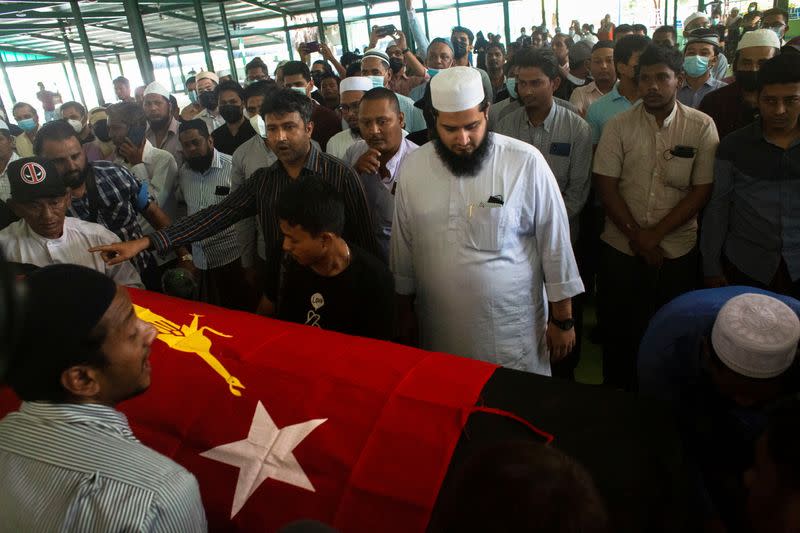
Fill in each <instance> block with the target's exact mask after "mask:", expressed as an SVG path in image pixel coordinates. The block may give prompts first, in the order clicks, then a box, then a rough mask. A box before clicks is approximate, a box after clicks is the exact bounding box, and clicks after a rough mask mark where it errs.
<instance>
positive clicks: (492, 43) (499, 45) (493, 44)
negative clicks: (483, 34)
mask: <svg viewBox="0 0 800 533" xmlns="http://www.w3.org/2000/svg"><path fill="white" fill-rule="evenodd" d="M492 48H497V49H498V50H500V53H501V54H503V56H504V57H505V55H506V49H505V47H504V46H503V43H497V42H495V41H489V42H488V43H486V53H487V54H488V53H489V50H490V49H492Z"/></svg>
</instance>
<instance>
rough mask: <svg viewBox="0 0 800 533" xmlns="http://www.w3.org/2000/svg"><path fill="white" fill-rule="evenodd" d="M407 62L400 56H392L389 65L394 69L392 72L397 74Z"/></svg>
mask: <svg viewBox="0 0 800 533" xmlns="http://www.w3.org/2000/svg"><path fill="white" fill-rule="evenodd" d="M404 65H405V63H403V60H402V59H400V58H399V57H392V58H390V59H389V67H390V68H391V69H392V74H397V73H398V72H400V69H402V68H403V66H404Z"/></svg>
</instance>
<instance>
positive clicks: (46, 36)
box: [0, 34, 125, 52]
mask: <svg viewBox="0 0 800 533" xmlns="http://www.w3.org/2000/svg"><path fill="white" fill-rule="evenodd" d="M28 36H29V37H31V38H33V39H42V40H44V41H55V42H57V43H63V42H64V39H62V38H60V37H51V36H49V35H41V34H36V35H30V34H29V35H28ZM67 41H68V42H70V43H72V44H77V45H78V46H81V44H82V43H81V42H80V41H76V40H75V39H67ZM0 46H1V45H0ZM92 46H93V47H96V48H107V49H109V50H114V51H117V52H118V51H121V50H125V48H123V47H121V46H113V45H110V44H100V43H92Z"/></svg>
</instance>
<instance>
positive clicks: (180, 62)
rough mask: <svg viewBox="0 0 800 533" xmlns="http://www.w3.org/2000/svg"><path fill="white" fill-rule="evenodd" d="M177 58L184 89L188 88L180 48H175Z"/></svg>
mask: <svg viewBox="0 0 800 533" xmlns="http://www.w3.org/2000/svg"><path fill="white" fill-rule="evenodd" d="M175 57H176V58H177V59H178V71H179V72H180V75H181V83H182V84H183V86H184V88H185V87H186V74H184V73H183V61H181V51H180V50H179V49H178V47H177V46H176V47H175Z"/></svg>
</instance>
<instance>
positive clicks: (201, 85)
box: [194, 70, 225, 133]
mask: <svg viewBox="0 0 800 533" xmlns="http://www.w3.org/2000/svg"><path fill="white" fill-rule="evenodd" d="M195 80H196V81H197V85H196V87H197V102H198V103H199V104H200V107H202V108H203V109H202V111H200V112H199V113H198V114H197V115H195V117H194V118H199V119H201V120H202V121H203V122H205V123H206V126H208V133H211V132H213V131H214V130H215V129H217V128H219V127H220V126H222V125H223V124H225V119H224V118H222V117H221V116H220V114H219V109H218V108H219V94H218V92H217V85H219V76H217V75H216V74H214V73H213V72H211V71H207V70H201V71H200V72H198V73H197V75H196V76H195Z"/></svg>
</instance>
